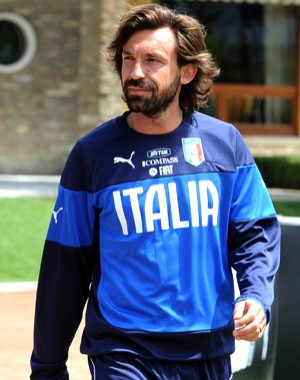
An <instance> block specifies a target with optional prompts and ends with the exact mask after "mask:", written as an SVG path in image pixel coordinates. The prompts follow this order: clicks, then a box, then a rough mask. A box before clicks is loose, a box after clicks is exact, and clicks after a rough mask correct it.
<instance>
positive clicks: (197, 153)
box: [182, 137, 205, 166]
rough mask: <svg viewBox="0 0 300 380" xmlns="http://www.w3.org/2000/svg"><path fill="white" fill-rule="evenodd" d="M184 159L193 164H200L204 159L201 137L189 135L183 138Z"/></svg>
mask: <svg viewBox="0 0 300 380" xmlns="http://www.w3.org/2000/svg"><path fill="white" fill-rule="evenodd" d="M182 148H183V156H184V160H185V161H186V162H187V163H189V164H191V165H193V166H199V165H200V164H201V163H202V162H203V161H204V160H205V158H204V152H203V148H202V142H201V139H200V138H198V137H187V138H183V139H182Z"/></svg>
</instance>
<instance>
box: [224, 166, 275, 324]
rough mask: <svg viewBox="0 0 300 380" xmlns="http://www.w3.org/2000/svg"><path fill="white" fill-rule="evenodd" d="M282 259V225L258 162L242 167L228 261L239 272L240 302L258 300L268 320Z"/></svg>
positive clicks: (237, 185)
mask: <svg viewBox="0 0 300 380" xmlns="http://www.w3.org/2000/svg"><path fill="white" fill-rule="evenodd" d="M279 258H280V225H279V222H278V220H277V217H276V213H275V210H274V207H273V204H272V201H271V198H270V196H269V193H268V191H267V189H266V187H265V185H264V182H263V179H262V177H261V175H260V173H259V170H258V168H257V166H256V164H255V163H253V164H250V165H246V166H242V167H239V168H238V170H237V176H236V183H235V190H234V194H233V205H232V209H231V223H230V226H229V259H230V262H231V265H232V267H233V268H234V269H235V270H236V272H237V281H238V285H239V290H240V294H241V295H240V297H239V298H238V300H241V299H246V298H253V299H255V300H257V301H258V302H259V303H260V304H261V305H262V306H263V308H264V310H265V313H266V317H267V321H269V319H270V308H271V304H272V302H273V298H274V290H273V288H274V283H273V282H274V276H275V273H276V272H277V269H278V266H279Z"/></svg>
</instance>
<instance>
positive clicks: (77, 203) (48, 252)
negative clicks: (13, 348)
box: [31, 148, 95, 380]
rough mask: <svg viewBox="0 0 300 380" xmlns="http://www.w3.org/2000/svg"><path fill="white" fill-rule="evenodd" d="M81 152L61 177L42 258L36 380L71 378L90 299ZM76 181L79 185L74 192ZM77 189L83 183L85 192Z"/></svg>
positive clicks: (90, 232) (88, 215) (89, 215)
mask: <svg viewBox="0 0 300 380" xmlns="http://www.w3.org/2000/svg"><path fill="white" fill-rule="evenodd" d="M77 150H78V149H77V148H76V149H74V150H73V152H72V154H71V156H70V158H69V160H68V162H67V165H66V167H65V170H64V172H63V175H62V179H61V184H60V186H59V192H58V197H57V200H56V204H55V207H54V211H53V215H52V218H51V222H50V226H49V230H48V234H47V238H46V242H45V246H44V251H43V256H42V262H41V268H40V275H39V281H38V289H37V298H36V311H35V323H34V349H33V353H32V357H31V368H32V374H31V379H32V380H43V379H68V378H69V377H68V372H67V367H66V361H67V357H68V350H69V346H70V344H71V342H72V340H73V338H74V335H75V333H76V330H77V328H78V326H79V324H80V321H81V318H82V312H83V308H84V305H85V302H86V300H87V297H88V294H89V286H90V283H91V277H92V263H93V249H94V248H93V236H94V215H95V210H94V209H93V205H92V202H91V200H90V195H89V193H88V192H87V191H85V190H84V181H85V179H84V178H83V176H82V175H81V171H80V165H82V164H80V160H79V158H80V157H78V152H77ZM75 173H76V177H74V174H75ZM72 178H76V181H77V184H75V185H74V186H73V187H74V188H72V187H71V186H72ZM73 182H74V180H73ZM78 183H81V187H82V189H81V191H79V190H78Z"/></svg>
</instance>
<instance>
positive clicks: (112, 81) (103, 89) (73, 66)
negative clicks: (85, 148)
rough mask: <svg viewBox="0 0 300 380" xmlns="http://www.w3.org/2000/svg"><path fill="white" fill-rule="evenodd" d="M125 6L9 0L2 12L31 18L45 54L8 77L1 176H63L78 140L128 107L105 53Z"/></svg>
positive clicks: (96, 0)
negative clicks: (124, 103)
mask: <svg viewBox="0 0 300 380" xmlns="http://www.w3.org/2000/svg"><path fill="white" fill-rule="evenodd" d="M124 9H125V1H124V0H110V1H109V2H106V1H101V0H52V1H47V2H46V1H39V0H32V1H28V2H24V1H23V0H1V3H0V12H7V11H9V12H15V13H18V14H20V15H22V16H24V17H25V18H26V19H27V20H29V21H30V22H31V24H32V25H33V27H34V29H35V32H36V35H37V51H36V54H35V56H34V58H33V60H32V62H31V63H30V64H29V65H28V66H27V67H25V68H24V69H22V70H21V71H19V72H16V73H12V74H3V73H2V74H0V136H1V140H0V141H1V142H0V173H15V174H20V173H21V174H26V173H30V174H58V173H60V172H61V170H62V167H63V165H64V162H65V160H66V158H67V155H68V153H69V151H70V149H71V147H72V146H73V145H74V142H75V141H76V139H77V138H78V137H80V136H81V135H83V134H84V133H86V132H87V131H89V130H91V129H93V128H94V127H95V126H97V125H98V124H100V123H101V122H103V121H105V120H107V119H108V118H111V117H114V116H115V115H117V114H119V113H121V112H122V110H123V104H122V102H121V99H120V93H121V91H120V84H119V80H118V78H117V76H116V74H115V73H113V72H112V71H111V70H110V68H109V66H108V64H107V63H106V60H105V58H104V57H103V55H102V54H101V51H102V50H103V49H104V48H105V46H106V44H107V42H108V39H109V38H110V36H111V34H112V30H113V28H114V26H115V22H116V21H117V19H118V18H119V16H120V15H121V14H123V11H124ZM116 10H117V11H116Z"/></svg>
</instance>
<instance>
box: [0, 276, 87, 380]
mask: <svg viewBox="0 0 300 380" xmlns="http://www.w3.org/2000/svg"><path fill="white" fill-rule="evenodd" d="M35 294H36V291H35V284H32V283H30V284H11V285H4V284H0V305H1V306H0V307H1V309H0V310H1V313H0V363H1V365H0V379H1V380H25V379H29V375H30V366H29V360H30V355H31V351H32V331H33V316H34V303H35ZM82 328H83V326H82V325H80V328H79V330H78V331H77V334H76V336H75V339H74V341H73V343H72V346H71V349H70V355H69V363H68V367H69V372H70V378H71V379H72V380H88V379H90V378H91V377H90V374H89V370H88V365H87V359H86V357H85V356H84V355H81V354H80V352H79V344H80V336H81V333H82Z"/></svg>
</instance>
